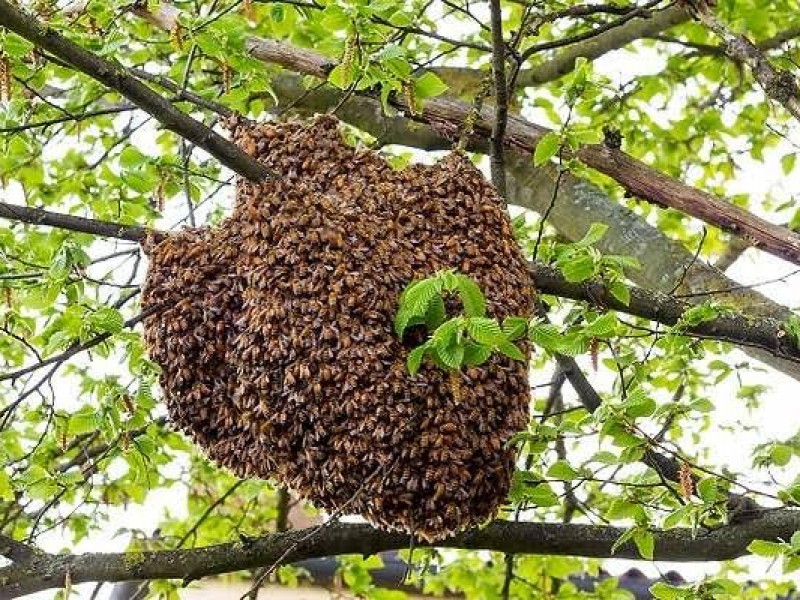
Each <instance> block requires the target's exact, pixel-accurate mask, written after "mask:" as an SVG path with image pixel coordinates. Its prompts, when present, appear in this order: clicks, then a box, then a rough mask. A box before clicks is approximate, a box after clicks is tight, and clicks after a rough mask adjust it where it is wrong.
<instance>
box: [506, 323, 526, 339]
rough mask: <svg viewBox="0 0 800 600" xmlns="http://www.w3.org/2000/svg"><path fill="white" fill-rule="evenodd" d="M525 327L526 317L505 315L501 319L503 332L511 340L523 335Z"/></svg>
mask: <svg viewBox="0 0 800 600" xmlns="http://www.w3.org/2000/svg"><path fill="white" fill-rule="evenodd" d="M527 329H528V319H526V318H525V317H506V318H505V319H503V333H504V334H506V337H507V338H508V339H509V340H511V341H514V340H518V339H519V338H521V337H523V336H524V335H525V331H526V330H527Z"/></svg>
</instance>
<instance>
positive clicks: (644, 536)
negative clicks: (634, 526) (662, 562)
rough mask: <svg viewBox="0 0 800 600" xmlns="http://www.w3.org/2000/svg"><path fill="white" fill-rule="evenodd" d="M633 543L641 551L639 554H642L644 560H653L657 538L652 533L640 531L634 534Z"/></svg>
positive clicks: (644, 530)
mask: <svg viewBox="0 0 800 600" xmlns="http://www.w3.org/2000/svg"><path fill="white" fill-rule="evenodd" d="M633 543H634V544H636V549H637V550H639V554H641V556H642V558H646V559H647V560H653V553H654V552H655V545H656V538H655V535H653V532H652V531H648V530H647V529H639V530H638V531H637V532H636V533H634V534H633Z"/></svg>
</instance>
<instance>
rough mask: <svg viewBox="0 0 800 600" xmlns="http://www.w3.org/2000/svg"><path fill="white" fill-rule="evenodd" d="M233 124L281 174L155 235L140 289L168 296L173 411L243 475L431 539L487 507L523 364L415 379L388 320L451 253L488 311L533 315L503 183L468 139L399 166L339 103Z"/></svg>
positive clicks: (162, 360)
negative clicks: (349, 136) (457, 149)
mask: <svg viewBox="0 0 800 600" xmlns="http://www.w3.org/2000/svg"><path fill="white" fill-rule="evenodd" d="M230 129H231V135H232V137H233V139H234V140H235V141H236V142H237V143H238V144H239V145H240V146H241V147H242V148H243V149H245V150H246V151H247V152H248V153H250V154H251V155H253V156H256V157H257V158H258V159H259V160H261V161H262V162H263V163H264V164H265V165H267V166H268V167H269V168H270V169H271V170H272V171H273V172H274V173H275V174H276V177H275V178H274V179H271V180H268V181H264V182H262V183H252V182H247V181H240V182H239V184H238V191H237V203H236V206H235V209H234V211H233V214H232V216H231V217H230V218H228V219H226V220H225V221H224V222H223V223H222V224H221V225H220V226H219V227H214V228H199V229H188V230H184V231H181V232H179V233H175V234H170V235H169V236H167V238H166V239H164V240H163V241H161V242H159V243H158V244H157V245H155V246H154V247H151V248H150V249H149V250H150V269H149V272H148V277H147V282H146V287H145V292H144V296H143V304H144V308H145V309H147V308H148V307H153V306H158V307H160V309H159V310H158V311H157V312H156V313H155V314H154V315H152V316H150V317H148V318H147V319H146V320H145V323H144V324H145V338H146V341H147V344H148V347H149V349H150V354H151V356H152V358H153V359H154V360H155V361H157V362H158V363H159V364H160V365H161V366H162V368H163V374H162V379H161V383H162V387H163V390H164V395H165V397H166V402H167V406H168V409H169V413H170V415H171V417H172V419H173V420H174V422H175V423H176V424H177V425H178V426H180V427H181V428H182V429H183V430H185V431H186V432H187V433H188V434H189V435H190V436H191V437H192V438H193V439H194V440H195V441H196V442H197V444H199V445H200V446H201V447H203V448H204V449H205V450H206V452H207V453H208V455H209V456H210V457H211V458H212V459H214V460H215V461H217V462H219V463H220V464H222V465H224V466H226V467H228V468H229V469H231V470H233V471H234V472H235V473H237V474H238V475H240V476H243V477H252V476H255V477H263V478H275V479H277V480H279V481H281V482H282V483H283V484H285V485H287V486H289V487H290V488H292V489H293V490H295V491H296V492H298V493H299V494H300V495H302V496H304V497H305V498H307V499H309V500H311V501H312V502H313V503H315V504H316V505H317V506H318V507H321V508H324V509H326V510H329V511H341V512H346V513H351V514H360V515H363V516H364V517H366V518H367V519H368V520H369V521H370V522H372V523H374V524H376V525H378V526H381V527H384V528H389V529H398V530H403V531H406V532H410V533H413V534H415V535H417V536H418V537H420V538H423V539H428V540H436V539H441V538H443V537H445V536H447V535H449V534H451V533H453V532H455V531H458V530H462V529H464V528H467V527H470V526H472V525H476V524H478V523H480V522H481V521H483V520H485V519H487V518H489V517H491V516H493V515H494V514H495V513H496V511H497V509H498V507H499V506H500V505H501V504H502V502H503V500H504V498H505V496H506V494H507V492H508V488H509V481H510V476H511V473H512V469H513V461H514V453H513V451H512V450H511V449H509V448H508V447H507V445H506V442H508V440H509V438H510V437H511V436H512V435H513V434H514V433H515V432H517V431H519V430H520V429H522V428H523V427H524V426H525V424H526V422H527V415H528V403H529V385H528V380H527V365H526V364H524V363H522V362H518V361H512V360H510V359H508V358H505V357H501V356H499V355H498V356H496V357H493V358H491V359H490V360H489V361H488V362H487V363H485V364H484V365H482V366H481V367H477V368H470V369H467V370H465V371H463V372H462V373H460V374H459V375H458V377H460V379H461V385H460V386H458V387H459V394H458V396H460V398H457V399H454V397H453V392H452V389H453V385H452V382H451V381H450V379H449V376H448V374H447V373H445V372H443V371H442V370H440V369H439V368H437V367H435V366H434V365H431V364H425V365H423V368H422V369H421V370H420V372H419V374H417V375H416V376H411V375H409V373H408V371H407V369H406V365H405V361H406V357H407V355H408V352H409V349H410V347H411V346H412V342H411V341H409V340H401V339H398V337H397V336H396V335H395V334H394V332H393V329H392V322H393V318H394V315H395V312H396V310H397V307H398V298H399V295H400V293H401V292H402V290H403V289H404V287H405V286H406V285H407V284H408V283H410V282H411V281H413V280H415V279H420V278H424V277H427V276H430V275H432V274H433V273H434V272H436V271H438V270H440V269H448V268H454V269H458V270H459V271H461V272H463V273H466V274H468V275H470V276H471V277H472V278H473V279H475V280H476V281H477V282H478V283H479V284H480V285H481V287H482V288H483V290H484V292H485V294H486V297H487V301H488V306H489V314H490V315H491V316H495V317H498V318H504V317H506V316H510V315H527V314H530V312H531V309H532V302H533V293H534V290H533V285H532V281H531V279H530V275H529V271H528V268H527V264H526V261H525V260H524V258H523V256H522V255H521V253H520V251H519V249H518V247H517V245H516V242H515V241H514V238H513V235H512V229H511V225H510V222H509V219H508V216H507V214H506V212H505V209H504V206H503V204H502V202H501V200H500V199H499V198H498V196H497V194H496V192H495V191H494V189H493V188H492V187H491V185H490V184H489V183H488V182H487V181H486V179H485V178H484V177H483V176H482V175H481V173H480V172H479V171H478V170H477V169H476V168H475V167H474V166H473V165H472V164H471V163H470V162H469V160H468V159H467V158H466V157H464V156H462V155H460V154H457V153H453V154H451V155H449V156H447V157H446V158H444V159H443V160H441V161H440V162H439V163H437V164H436V165H434V166H424V165H413V166H409V167H407V168H405V169H403V170H395V169H393V168H391V167H390V166H389V165H388V164H387V163H386V162H385V161H384V160H383V159H382V158H381V157H380V155H378V154H377V153H375V152H373V151H370V150H364V149H355V148H352V147H350V146H348V145H347V144H345V143H344V141H343V140H342V137H341V134H340V132H339V128H338V123H337V121H336V120H335V119H333V118H332V117H320V118H317V119H314V120H312V121H307V122H292V123H283V124H275V123H266V124H260V125H246V124H244V123H242V122H240V121H233V122H231V124H230ZM417 341H418V340H417ZM526 351H527V350H526Z"/></svg>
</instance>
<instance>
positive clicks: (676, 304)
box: [0, 203, 800, 380]
mask: <svg viewBox="0 0 800 600" xmlns="http://www.w3.org/2000/svg"><path fill="white" fill-rule="evenodd" d="M0 218H6V219H12V220H16V221H22V222H26V223H34V224H38V225H49V226H53V227H59V228H61V229H67V230H71V231H80V232H82V233H91V234H95V235H100V236H105V237H112V238H119V239H124V240H129V241H141V240H142V239H143V238H144V236H145V235H147V234H148V230H146V229H145V228H143V227H135V226H124V225H119V224H117V223H111V222H107V221H96V220H93V219H85V218H82V217H75V216H72V215H62V214H58V213H52V212H49V211H46V210H43V209H39V208H28V207H22V206H16V205H11V204H5V203H0ZM149 233H151V234H152V235H156V236H158V235H162V233H161V232H155V231H150V232H149ZM531 271H532V274H533V277H534V279H535V281H536V285H537V287H538V289H539V291H540V292H542V293H544V294H552V295H554V296H560V297H563V298H571V299H573V300H580V301H584V302H588V303H590V304H593V305H595V306H599V307H601V308H609V309H612V310H617V311H620V312H624V313H628V314H631V315H635V316H637V317H642V318H645V319H648V320H651V321H655V322H657V323H662V324H664V325H674V324H675V323H677V322H678V321H679V320H680V318H681V316H682V315H683V313H684V312H685V311H686V310H687V309H688V308H689V307H690V306H691V305H690V304H688V303H685V302H681V301H680V300H676V299H675V298H673V297H671V296H669V295H667V294H662V293H659V292H654V291H649V290H645V289H642V288H637V287H633V288H632V289H631V301H630V304H628V305H625V304H623V303H622V302H620V301H619V300H617V299H616V298H614V297H613V296H612V295H611V294H610V293H609V292H608V291H607V290H606V288H605V285H604V284H603V283H602V282H601V281H590V282H584V283H570V282H569V281H567V280H566V279H564V276H563V275H561V273H560V272H559V271H558V270H557V269H555V268H553V267H550V266H547V265H543V264H540V263H532V264H531ZM140 318H141V317H135V318H134V319H131V320H130V322H129V323H126V325H129V326H130V325H133V324H135V323H137V322H138V320H139V319H140ZM686 333H687V334H690V335H696V336H699V337H704V338H710V339H716V340H721V341H729V342H732V343H735V344H739V345H743V346H750V347H755V348H761V349H762V350H765V351H767V352H769V353H771V354H773V355H774V356H777V357H780V358H782V359H784V360H789V361H792V362H794V363H796V364H800V348H798V347H797V346H795V345H794V343H793V342H792V340H791V338H790V336H788V335H786V332H785V330H784V329H783V323H782V322H781V321H778V320H775V319H770V318H766V317H756V316H753V315H746V314H743V313H732V314H730V315H722V316H720V317H717V318H716V319H713V320H711V321H706V322H705V323H701V324H699V325H697V326H695V327H690V328H687V329H686ZM55 358H57V357H51V359H48V361H45V362H43V363H37V364H36V365H34V368H39V367H40V366H44V365H45V364H49V363H50V362H53V360H54V359H55ZM27 372H29V371H28V370H23V371H21V372H20V371H18V372H14V373H11V374H5V375H2V376H0V380H3V379H7V378H9V377H11V376H13V377H19V376H21V375H23V374H25V373H27Z"/></svg>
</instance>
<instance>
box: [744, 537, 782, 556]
mask: <svg viewBox="0 0 800 600" xmlns="http://www.w3.org/2000/svg"><path fill="white" fill-rule="evenodd" d="M787 550H788V547H787V545H786V544H780V543H778V542H768V541H766V540H753V541H752V542H750V543H749V544H748V545H747V551H748V552H750V553H751V554H755V555H756V556H763V557H764V558H776V557H778V556H780V555H781V554H785V553H786V551H787Z"/></svg>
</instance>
